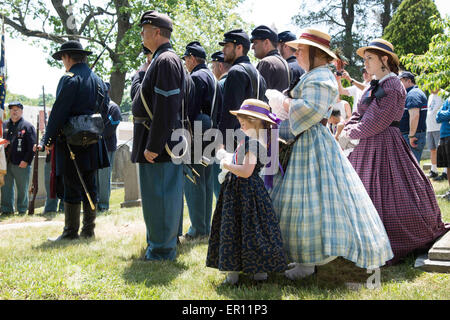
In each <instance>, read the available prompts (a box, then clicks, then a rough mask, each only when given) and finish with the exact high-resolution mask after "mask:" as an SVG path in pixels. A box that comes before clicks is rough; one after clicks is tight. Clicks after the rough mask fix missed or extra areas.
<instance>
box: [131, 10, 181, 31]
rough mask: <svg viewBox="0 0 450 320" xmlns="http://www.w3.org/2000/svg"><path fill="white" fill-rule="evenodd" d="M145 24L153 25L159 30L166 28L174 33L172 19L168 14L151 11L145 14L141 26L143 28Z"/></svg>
mask: <svg viewBox="0 0 450 320" xmlns="http://www.w3.org/2000/svg"><path fill="white" fill-rule="evenodd" d="M144 24H151V25H153V26H155V27H158V28H165V29H168V30H170V32H172V31H173V23H172V19H170V17H169V16H168V15H167V14H164V13H159V12H157V11H155V10H149V11H146V12H144V14H143V15H142V16H141V20H140V23H139V26H140V27H142V26H143V25H144Z"/></svg>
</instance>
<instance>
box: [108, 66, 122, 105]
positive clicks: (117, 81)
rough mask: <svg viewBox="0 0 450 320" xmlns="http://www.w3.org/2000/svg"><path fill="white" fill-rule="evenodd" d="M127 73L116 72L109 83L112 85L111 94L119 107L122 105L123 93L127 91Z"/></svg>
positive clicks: (112, 74)
mask: <svg viewBox="0 0 450 320" xmlns="http://www.w3.org/2000/svg"><path fill="white" fill-rule="evenodd" d="M125 76H126V72H120V71H114V72H113V73H111V78H110V80H109V83H110V84H111V92H110V94H109V96H110V98H111V100H112V101H114V102H115V103H117V104H118V105H119V106H120V104H121V103H122V98H123V91H124V89H125Z"/></svg>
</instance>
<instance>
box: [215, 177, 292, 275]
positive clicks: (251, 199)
mask: <svg viewBox="0 0 450 320" xmlns="http://www.w3.org/2000/svg"><path fill="white" fill-rule="evenodd" d="M256 171H257V170H255V171H254V173H253V174H252V175H251V176H250V177H249V178H247V179H245V178H239V177H237V176H236V175H234V174H232V173H231V172H229V173H228V174H227V176H226V178H225V181H224V182H223V184H222V188H221V190H220V195H219V199H218V201H217V205H216V209H215V211H214V216H213V221H212V226H211V235H210V238H209V247H208V255H207V258H206V266H208V267H211V268H216V269H219V270H221V271H242V272H244V273H249V274H254V273H260V272H283V271H285V270H286V269H287V258H286V254H285V252H284V251H283V242H282V239H281V231H280V227H279V222H278V218H277V216H276V215H275V212H274V210H273V206H272V202H271V200H270V197H269V194H268V193H267V190H266V188H265V187H264V182H263V180H262V179H261V178H260V177H259V175H258V174H257V173H256Z"/></svg>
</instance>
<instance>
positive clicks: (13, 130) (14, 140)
mask: <svg viewBox="0 0 450 320" xmlns="http://www.w3.org/2000/svg"><path fill="white" fill-rule="evenodd" d="M8 107H9V110H10V115H11V118H10V119H9V121H8V122H7V123H6V126H5V130H4V132H3V138H4V139H6V140H7V141H8V142H7V146H6V148H5V154H6V162H7V168H6V175H5V178H4V179H5V184H4V186H3V187H2V200H1V210H2V213H3V215H8V214H13V213H14V184H15V185H16V186H17V211H19V214H25V213H26V212H27V209H28V185H29V181H30V173H31V162H32V161H33V156H34V152H33V146H34V144H35V143H36V129H35V128H34V126H33V125H32V124H31V123H29V122H28V121H26V120H25V119H23V118H22V115H23V105H22V104H21V103H20V102H19V101H15V102H11V103H10V104H9V105H8Z"/></svg>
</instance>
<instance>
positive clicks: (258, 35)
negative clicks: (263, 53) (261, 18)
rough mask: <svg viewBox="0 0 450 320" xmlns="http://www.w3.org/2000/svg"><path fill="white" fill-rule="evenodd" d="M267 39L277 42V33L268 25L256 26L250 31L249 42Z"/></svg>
mask: <svg viewBox="0 0 450 320" xmlns="http://www.w3.org/2000/svg"><path fill="white" fill-rule="evenodd" d="M266 39H269V40H270V41H273V42H278V34H277V33H276V32H275V31H273V30H272V29H270V28H269V27H268V26H264V25H261V26H258V27H256V28H255V29H253V31H252V37H251V38H250V42H252V43H253V41H255V40H266Z"/></svg>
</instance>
